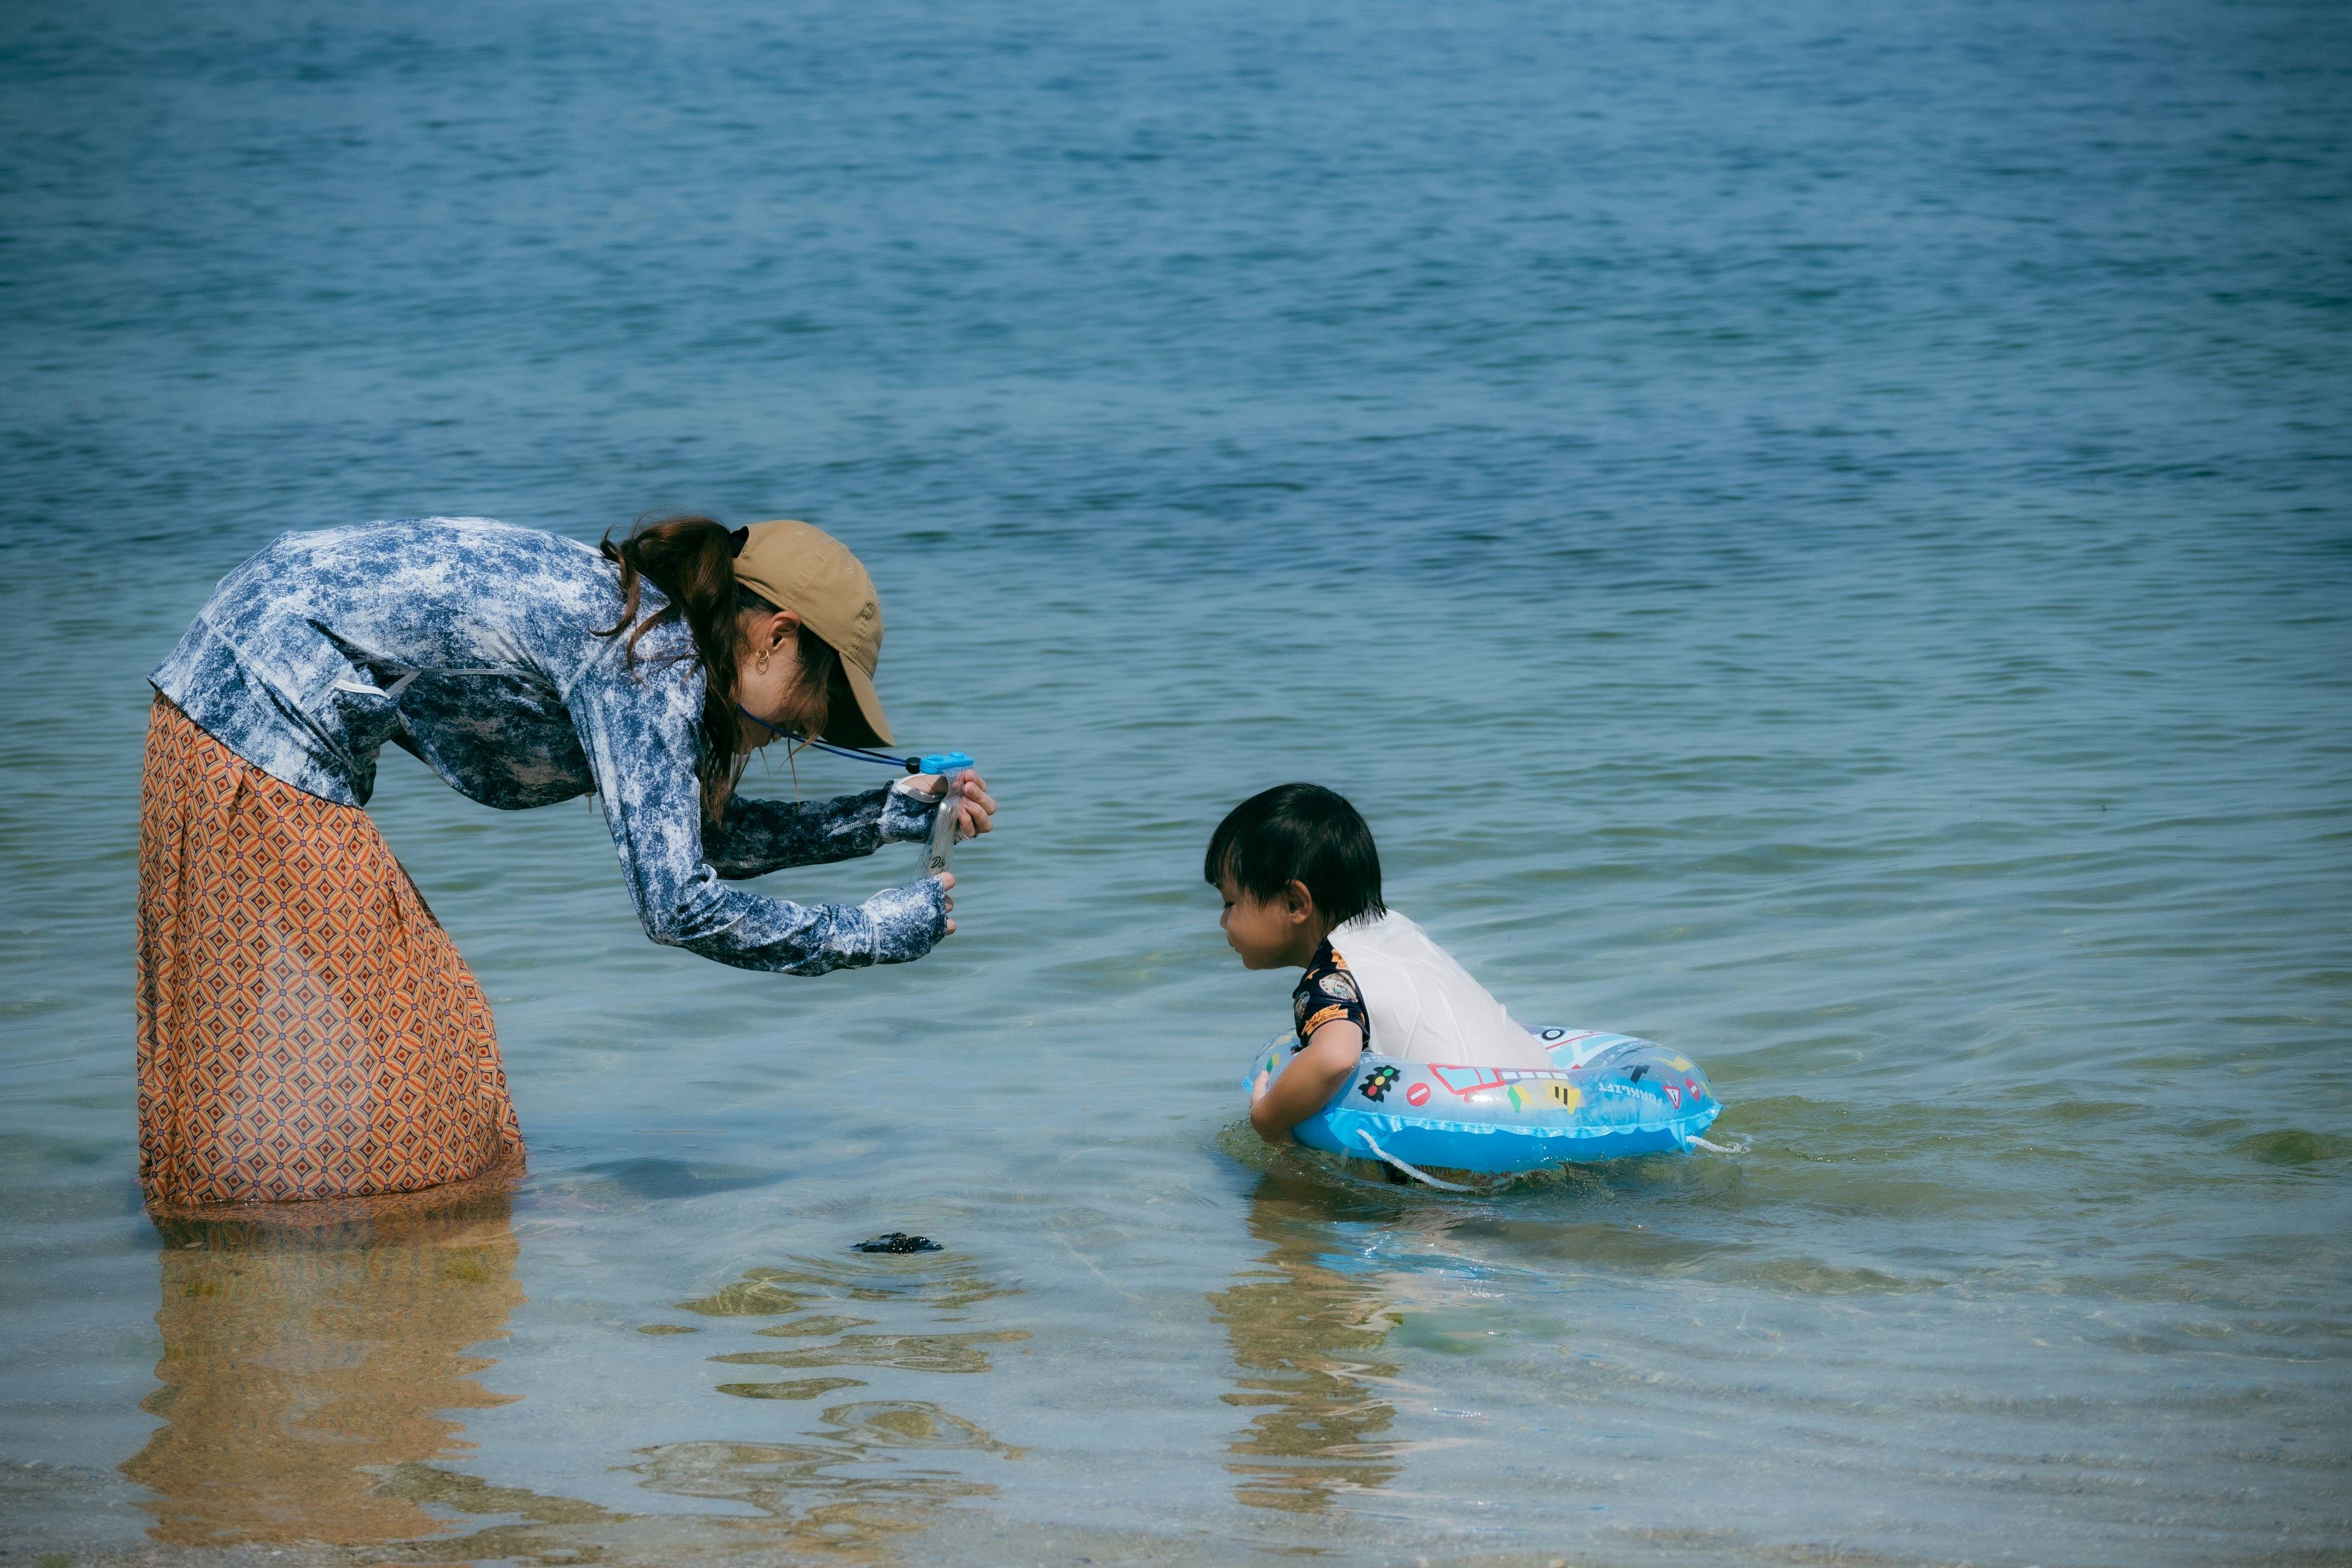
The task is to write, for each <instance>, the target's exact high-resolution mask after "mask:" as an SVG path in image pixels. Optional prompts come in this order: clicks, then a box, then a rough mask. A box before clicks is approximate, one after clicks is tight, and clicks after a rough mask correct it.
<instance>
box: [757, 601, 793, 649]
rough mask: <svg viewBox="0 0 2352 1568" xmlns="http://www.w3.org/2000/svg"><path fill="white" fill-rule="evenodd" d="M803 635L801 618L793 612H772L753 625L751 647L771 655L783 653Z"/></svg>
mask: <svg viewBox="0 0 2352 1568" xmlns="http://www.w3.org/2000/svg"><path fill="white" fill-rule="evenodd" d="M800 634H801V618H800V616H799V615H798V614H796V613H795V612H793V611H791V610H771V611H769V612H768V613H767V614H766V615H763V616H760V617H759V618H758V619H756V620H754V621H753V622H752V623H751V646H752V647H754V648H764V649H766V650H767V651H769V652H771V653H779V652H782V649H783V647H784V645H785V644H786V643H789V642H792V641H794V640H795V639H796V638H798V637H799V636H800Z"/></svg>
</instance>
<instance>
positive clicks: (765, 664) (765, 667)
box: [760, 648, 768, 675]
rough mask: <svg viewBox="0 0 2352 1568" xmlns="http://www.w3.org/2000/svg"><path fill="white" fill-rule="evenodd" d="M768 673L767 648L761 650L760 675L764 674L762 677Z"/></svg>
mask: <svg viewBox="0 0 2352 1568" xmlns="http://www.w3.org/2000/svg"><path fill="white" fill-rule="evenodd" d="M767 672H768V650H767V649H766V648H761V650H760V673H761V674H762V675H765V674H766V673H767Z"/></svg>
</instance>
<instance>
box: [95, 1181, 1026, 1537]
mask: <svg viewBox="0 0 2352 1568" xmlns="http://www.w3.org/2000/svg"><path fill="white" fill-rule="evenodd" d="M270 1213H271V1217H270V1218H268V1219H248V1218H238V1219H192V1218H163V1219H158V1221H157V1222H156V1228H157V1229H158V1231H160V1232H161V1233H162V1235H163V1243H164V1250H163V1256H162V1261H161V1273H162V1281H161V1289H162V1306H161V1308H160V1310H158V1312H157V1313H156V1321H157V1324H158V1326H159V1327H160V1328H161V1330H162V1331H163V1347H164V1348H163V1361H162V1362H161V1363H160V1364H159V1365H158V1366H157V1368H156V1376H157V1377H158V1379H159V1380H161V1382H162V1383H163V1387H162V1388H161V1389H159V1390H158V1391H157V1392H156V1393H154V1394H152V1395H151V1396H150V1397H149V1398H148V1399H147V1401H146V1402H145V1405H144V1408H146V1409H147V1410H149V1411H150V1412H152V1413H153V1414H154V1415H160V1416H162V1417H163V1426H161V1427H159V1428H158V1429H157V1430H156V1431H155V1432H154V1434H153V1435H152V1436H151V1437H150V1438H149V1440H148V1442H147V1445H146V1447H144V1448H142V1450H141V1451H140V1452H139V1453H138V1454H137V1455H135V1456H133V1457H132V1458H130V1459H128V1460H126V1461H125V1462H124V1463H123V1465H122V1467H121V1469H122V1472H123V1474H124V1475H126V1476H128V1477H129V1478H130V1479H131V1480H133V1481H136V1482H138V1483H139V1484H141V1485H142V1486H144V1487H146V1488H148V1489H150V1490H151V1491H152V1493H153V1494H154V1495H153V1497H152V1499H151V1500H148V1501H147V1502H146V1503H145V1504H144V1506H145V1507H146V1508H147V1509H148V1510H149V1511H150V1512H152V1514H154V1516H155V1523H154V1524H153V1525H152V1527H151V1529H150V1531H149V1533H150V1534H151V1536H152V1538H153V1539H154V1540H156V1541H157V1542H161V1543H163V1544H166V1545H173V1546H226V1545H236V1544H246V1545H256V1544H270V1545H276V1544H280V1543H283V1544H294V1543H302V1544H306V1545H310V1546H314V1547H317V1546H325V1547H352V1546H363V1547H366V1548H368V1549H369V1552H370V1553H371V1558H370V1560H371V1561H378V1560H381V1561H383V1562H385V1563H409V1562H414V1563H443V1562H446V1561H448V1560H449V1559H450V1557H451V1555H452V1554H453V1553H458V1554H462V1555H464V1556H467V1557H469V1558H474V1559H481V1558H496V1559H504V1558H510V1557H523V1558H541V1557H548V1556H550V1555H553V1556H557V1557H561V1558H563V1559H566V1560H573V1559H576V1560H583V1561H584V1560H588V1559H591V1558H593V1559H596V1560H600V1561H607V1562H645V1563H660V1562H668V1561H673V1560H675V1558H676V1557H677V1555H678V1554H679V1553H682V1552H705V1551H718V1552H722V1553H724V1552H729V1551H734V1550H752V1549H757V1550H768V1551H793V1552H797V1551H800V1550H808V1551H812V1552H821V1553H822V1554H823V1555H824V1557H825V1558H826V1559H827V1560H828V1561H837V1562H857V1563H865V1562H872V1563H884V1562H897V1561H901V1560H904V1558H905V1556H906V1553H905V1552H902V1551H901V1550H900V1548H901V1547H902V1546H903V1545H906V1544H907V1541H906V1538H908V1536H909V1535H910V1534H912V1533H914V1532H919V1531H925V1530H928V1529H929V1528H930V1527H932V1526H933V1525H935V1524H937V1523H939V1522H940V1520H941V1517H942V1516H941V1515H940V1511H939V1510H940V1509H941V1508H942V1507H944V1506H946V1505H948V1504H951V1503H954V1502H957V1501H960V1500H965V1499H970V1498H978V1497H985V1496H989V1495H992V1494H993V1493H994V1492H995V1490H996V1488H995V1487H993V1486H992V1485H990V1484H988V1483H986V1482H984V1481H981V1480H974V1479H968V1478H966V1477H964V1476H962V1475H960V1474H958V1473H957V1472H956V1470H955V1469H954V1468H952V1467H953V1466H954V1464H956V1463H958V1462H961V1461H965V1460H968V1459H970V1458H973V1457H980V1458H983V1459H987V1460H991V1461H1002V1460H1010V1459H1018V1458H1021V1457H1022V1454H1023V1452H1024V1450H1022V1449H1020V1448H1017V1447H1012V1446H1010V1445H1007V1444H1005V1443H1003V1442H1000V1441H998V1440H997V1439H996V1438H995V1437H994V1436H992V1435H991V1434H990V1433H988V1432H987V1431H985V1430H983V1429H982V1428H981V1427H980V1426H976V1425H974V1424H973V1423H971V1422H970V1421H968V1420H966V1419H964V1418H963V1417H961V1416H960V1415H955V1414H953V1413H951V1412H950V1411H948V1410H945V1409H943V1408H941V1407H940V1405H936V1404H934V1403H931V1402H929V1401H928V1400H921V1399H906V1398H899V1399H868V1400H860V1401H856V1402H853V1403H848V1404H839V1405H830V1406H828V1407H826V1408H825V1409H824V1411H823V1412H822V1413H821V1414H820V1415H818V1416H817V1420H816V1424H815V1426H813V1427H811V1428H810V1429H809V1430H807V1431H804V1432H800V1433H796V1434H793V1436H791V1438H790V1440H787V1441H781V1442H744V1441H734V1440H712V1441H685V1442H675V1443H667V1444H662V1445H658V1446H656V1447H648V1448H641V1449H638V1450H636V1451H635V1453H634V1454H633V1455H632V1456H630V1459H631V1462H630V1463H628V1464H626V1465H625V1466H623V1467H621V1468H623V1469H624V1470H625V1471H626V1472H630V1473H634V1474H635V1476H637V1477H638V1478H639V1484H640V1485H641V1486H643V1487H644V1488H645V1489H646V1490H648V1491H651V1492H657V1493H663V1494H667V1495H669V1496H673V1497H680V1498H693V1499H707V1500H712V1501H716V1502H724V1503H727V1504H730V1505H733V1507H732V1508H730V1510H729V1512H728V1514H726V1515H723V1516H704V1515H684V1516H681V1515H677V1514H673V1513H661V1514H632V1513H626V1512H621V1511H616V1510H610V1509H606V1508H604V1507H601V1506H599V1505H597V1504H594V1503H591V1502H587V1501H583V1500H575V1499H571V1498H564V1497H558V1496H550V1495H547V1494H544V1493H541V1492H535V1491H531V1490H529V1489H522V1488H516V1487H500V1486H496V1485H493V1484H491V1483H489V1482H488V1481H486V1480H484V1479H479V1478H477V1477H474V1476H469V1475H466V1474H463V1473H460V1472H458V1471H456V1470H453V1469H449V1468H445V1467H444V1465H443V1464H441V1463H438V1462H436V1461H444V1460H446V1459H448V1458H452V1457H453V1456H455V1455H457V1454H460V1453H463V1452H466V1451H467V1450H468V1449H470V1448H471V1447H472V1445H470V1444H468V1443H467V1442H465V1441H464V1440H462V1438H461V1437H460V1436H459V1434H461V1433H462V1432H463V1431H464V1430H465V1426H464V1424H463V1422H461V1421H459V1420H456V1419H452V1418H451V1417H450V1415H448V1414H447V1413H448V1412H451V1411H464V1410H467V1409H480V1408H486V1407H488V1406H492V1405H505V1404H509V1403H513V1402H514V1401H515V1400H516V1399H517V1398H518V1397H519V1396H517V1395H502V1394H495V1393H492V1392H490V1391H488V1390H487V1389H485V1388H484V1387H482V1386H481V1384H479V1383H478V1381H477V1379H478V1375H479V1374H480V1373H482V1372H483V1371H485V1370H486V1369H487V1368H488V1367H490V1366H491V1365H493V1364H495V1363H493V1362H492V1361H490V1360H488V1359H487V1358H482V1357H478V1356H469V1355H467V1353H466V1352H467V1349H468V1348H469V1347H471V1346H474V1345H476V1344H478V1343H479V1342H482V1341H485V1340H495V1339H498V1338H500V1337H502V1336H503V1335H504V1334H505V1333H506V1331H507V1323H508V1320H509V1316H510V1315H511V1314H512V1313H513V1311H514V1310H515V1309H516V1308H517V1307H519V1306H520V1305H521V1304H522V1303H523V1301H524V1300H525V1298H524V1296H523V1293H522V1291H521V1289H520V1287H519V1286H518V1285H517V1283H516V1281H515V1265H516V1260H517V1256H518V1251H519V1247H518V1243H517V1240H516V1237H515V1234H514V1230H513V1227H512V1226H511V1224H510V1213H511V1196H510V1194H509V1193H508V1192H505V1191H498V1192H493V1193H489V1194H469V1195H467V1197H465V1198H463V1199H461V1200H459V1201H457V1202H455V1203H452V1204H448V1205H444V1206H440V1207H429V1206H424V1205H418V1204H416V1203H415V1201H414V1200H408V1201H407V1202H406V1203H405V1204H403V1203H401V1202H397V1201H395V1202H390V1203H386V1204H384V1205H376V1206H372V1205H369V1204H368V1203H367V1202H365V1201H364V1200H353V1201H350V1202H345V1203H340V1204H336V1205H317V1206H316V1207H315V1208H314V1207H311V1206H310V1205H304V1206H303V1208H302V1209H299V1210H290V1211H289V1210H279V1211H270ZM289 1215H291V1216H292V1217H289ZM1015 1293H1016V1292H1015V1291H1013V1290H1011V1289H1006V1288H1004V1287H1002V1286H1000V1285H997V1284H995V1283H994V1282H992V1281H991V1280H989V1279H986V1278H984V1277H983V1276H982V1275H981V1273H980V1272H979V1270H978V1269H977V1268H975V1267H974V1266H973V1265H972V1263H971V1261H970V1260H969V1259H965V1258H957V1257H955V1256H954V1255H952V1254H949V1255H943V1256H940V1257H937V1258H932V1257H921V1258H856V1259H852V1260H845V1261H836V1260H832V1259H819V1258H794V1259H792V1260H791V1262H790V1266H788V1267H782V1268H757V1269H752V1270H751V1271H749V1273H748V1274H747V1275H746V1277H745V1278H744V1279H742V1280H740V1281H739V1282H738V1283H737V1284H735V1285H731V1286H729V1287H727V1288H726V1289H722V1290H720V1291H719V1292H717V1293H715V1294H714V1295H712V1296H710V1297H706V1298H702V1299H698V1300H691V1301H687V1302H682V1303H680V1306H681V1307H682V1308H684V1309H685V1310H688V1311H692V1312H695V1313H697V1314H699V1315H703V1316H709V1317H719V1318H750V1317H758V1316H779V1315H781V1316H788V1317H790V1319H791V1321H787V1322H783V1323H779V1324H775V1325H772V1326H768V1327H761V1328H750V1327H749V1325H746V1328H747V1329H748V1330H749V1331H751V1332H753V1333H761V1334H768V1335H772V1336H776V1337H780V1338H787V1339H798V1340H801V1341H804V1343H799V1344H793V1345H792V1346H791V1348H789V1349H784V1350H779V1351H776V1352H739V1353H730V1354H722V1355H719V1356H715V1357H711V1358H710V1359H711V1360H713V1361H718V1362H722V1363H760V1364H765V1363H773V1364H777V1365H782V1366H790V1367H830V1366H859V1367H887V1368H894V1369H899V1370H903V1371H909V1372H916V1373H975V1372H983V1371H986V1370H987V1369H988V1365H989V1363H988V1358H987V1355H986V1353H985V1352H983V1351H982V1350H980V1349H979V1348H978V1347H979V1346H981V1345H983V1344H995V1343H1005V1342H1014V1341H1019V1340H1024V1339H1026V1338H1028V1335H1027V1334H1026V1333H1024V1332H1022V1331H1015V1330H997V1331H969V1332H944V1333H938V1332H934V1333H919V1332H910V1333H891V1332H884V1333H857V1332H852V1330H856V1329H865V1328H870V1327H874V1326H876V1324H877V1320H876V1319H874V1318H871V1317H863V1316H852V1315H848V1314H844V1313H834V1314H824V1315H815V1316H807V1315H800V1310H801V1308H802V1307H803V1306H804V1305H814V1304H817V1303H821V1302H831V1303H835V1304H840V1303H857V1304H859V1305H862V1306H864V1307H865V1308H866V1310H869V1311H877V1312H882V1313H884V1314H885V1316H886V1317H887V1315H888V1314H889V1313H890V1312H891V1311H893V1310H896V1311H899V1312H904V1311H907V1310H915V1311H917V1312H919V1313H920V1314H921V1321H919V1323H916V1324H912V1325H909V1326H910V1327H919V1328H936V1327H940V1326H943V1325H942V1324H941V1323H940V1320H942V1319H944V1320H947V1321H956V1320H957V1319H958V1318H959V1317H960V1315H961V1313H962V1312H963V1311H964V1310H965V1309H967V1308H969V1307H971V1306H973V1305H975V1304H977V1303H979V1302H982V1301H986V1300H994V1299H997V1298H999V1297H1003V1296H1009V1295H1013V1294H1015ZM885 1326H887V1324H886V1325H885ZM859 1386H862V1384H861V1382H860V1380H858V1379H855V1378H814V1379H807V1380H803V1381H802V1382H799V1383H782V1384H741V1385H732V1386H722V1387H721V1388H720V1389H719V1391H718V1392H720V1393H725V1394H747V1395H748V1396H751V1397H759V1398H775V1397H783V1398H793V1399H813V1398H815V1397H818V1396H819V1395H821V1394H826V1393H830V1392H833V1391H834V1390H835V1389H839V1388H854V1387H859ZM742 1508H748V1509H751V1510H755V1512H756V1514H757V1517H743V1516H741V1515H740V1514H739V1513H737V1512H736V1510H738V1509H742ZM471 1521H488V1522H487V1523H484V1524H482V1526H481V1527H480V1528H478V1529H475V1530H472V1531H470V1532H467V1533H464V1534H463V1535H462V1536H461V1537H460V1538H459V1539H457V1540H452V1539H451V1536H452V1535H453V1533H456V1532H460V1531H467V1525H468V1523H469V1522H471Z"/></svg>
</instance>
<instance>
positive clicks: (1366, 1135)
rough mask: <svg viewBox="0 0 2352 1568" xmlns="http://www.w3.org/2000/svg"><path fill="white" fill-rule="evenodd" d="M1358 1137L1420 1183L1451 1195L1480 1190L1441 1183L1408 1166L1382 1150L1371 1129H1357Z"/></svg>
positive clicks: (1452, 1183) (1418, 1168)
mask: <svg viewBox="0 0 2352 1568" xmlns="http://www.w3.org/2000/svg"><path fill="white" fill-rule="evenodd" d="M1356 1136H1357V1137H1359V1138H1361V1139H1362V1140H1363V1141H1364V1142H1367V1143H1370V1144H1371V1146H1372V1152H1373V1153H1375V1154H1378V1155H1379V1156H1380V1157H1381V1159H1383V1160H1386V1161H1387V1162H1388V1163H1390V1164H1391V1165H1394V1166H1395V1167H1396V1168H1397V1169H1398V1170H1400V1171H1402V1172H1403V1173H1405V1174H1406V1175H1408V1176H1412V1177H1413V1178H1414V1179H1416V1180H1418V1181H1423V1182H1427V1183H1428V1184H1430V1185H1431V1186H1433V1187H1444V1189H1445V1190H1446V1191H1447V1192H1449V1193H1475V1192H1476V1191H1477V1190H1478V1189H1477V1188H1475V1187H1465V1186H1464V1185H1462V1184H1460V1183H1459V1182H1441V1181H1439V1180H1438V1179H1437V1178H1436V1177H1435V1176H1433V1175H1431V1174H1430V1173H1428V1172H1427V1171H1424V1170H1423V1169H1421V1168H1420V1167H1419V1166H1417V1165H1408V1164H1406V1163H1404V1162H1403V1161H1402V1160H1400V1159H1398V1158H1397V1157H1396V1156H1395V1155H1394V1154H1391V1153H1390V1152H1388V1151H1387V1150H1385V1149H1383V1148H1381V1146H1380V1144H1379V1143H1378V1142H1375V1141H1374V1140H1373V1138H1372V1130H1371V1129H1370V1128H1369V1127H1359V1128H1357V1129H1356Z"/></svg>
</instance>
